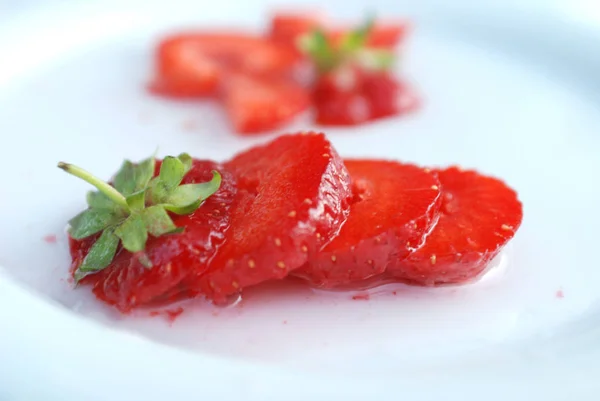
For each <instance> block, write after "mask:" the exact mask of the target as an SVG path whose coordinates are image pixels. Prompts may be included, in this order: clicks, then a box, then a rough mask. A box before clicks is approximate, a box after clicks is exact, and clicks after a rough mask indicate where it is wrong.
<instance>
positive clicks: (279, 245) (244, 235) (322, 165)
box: [200, 133, 352, 302]
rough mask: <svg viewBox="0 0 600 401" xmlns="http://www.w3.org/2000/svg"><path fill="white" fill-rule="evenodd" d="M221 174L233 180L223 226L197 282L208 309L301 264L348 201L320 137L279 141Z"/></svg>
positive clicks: (331, 231)
mask: <svg viewBox="0 0 600 401" xmlns="http://www.w3.org/2000/svg"><path fill="white" fill-rule="evenodd" d="M226 167H227V168H228V169H230V170H231V171H233V172H234V173H235V174H236V176H237V177H239V182H238V195H237V196H236V200H235V207H234V208H232V210H231V226H230V228H229V231H227V233H226V240H225V244H224V245H223V247H221V249H220V250H219V252H218V253H217V255H216V256H215V259H214V260H213V261H212V263H211V264H210V267H209V270H208V272H207V273H206V274H205V275H204V276H202V278H201V280H200V288H201V289H202V291H203V292H204V293H205V294H206V295H207V296H208V297H209V298H210V299H213V300H214V301H216V302H222V301H223V300H224V299H226V297H227V296H228V295H231V294H235V293H238V292H239V291H240V290H242V289H243V288H245V287H248V286H252V285H255V284H258V283H260V282H263V281H266V280H270V279H281V278H283V277H285V276H287V275H288V273H289V272H290V271H293V270H295V269H297V268H298V267H300V266H302V265H303V264H304V263H306V261H307V260H308V257H309V255H310V254H312V253H315V252H316V251H317V250H319V249H320V248H321V247H322V246H323V245H324V244H326V243H327V242H328V241H330V240H331V238H332V236H333V235H335V234H336V233H337V231H338V230H339V228H340V226H341V224H342V223H343V222H344V221H345V219H346V216H347V213H348V209H349V201H350V198H351V196H352V194H351V190H350V178H349V176H348V173H347V171H346V168H345V167H344V164H343V162H342V160H341V159H340V158H339V156H338V155H337V153H336V152H335V150H334V149H333V148H332V147H331V144H330V143H329V142H328V141H327V140H326V139H325V136H324V135H323V134H315V133H308V134H299V135H285V136H281V137H279V138H277V139H275V140H274V141H272V142H270V143H268V144H266V145H264V146H258V147H255V148H252V149H250V150H248V151H246V152H244V153H241V154H240V155H238V156H236V157H235V158H233V159H232V160H231V161H229V162H228V163H227V164H226Z"/></svg>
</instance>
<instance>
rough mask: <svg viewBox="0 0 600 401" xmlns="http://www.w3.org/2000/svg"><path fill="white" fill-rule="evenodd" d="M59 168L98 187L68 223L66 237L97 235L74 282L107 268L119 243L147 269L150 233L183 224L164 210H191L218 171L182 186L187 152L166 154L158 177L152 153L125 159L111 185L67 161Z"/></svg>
mask: <svg viewBox="0 0 600 401" xmlns="http://www.w3.org/2000/svg"><path fill="white" fill-rule="evenodd" d="M58 167H59V168H60V169H62V170H64V171H66V172H67V173H69V174H71V175H73V176H75V177H78V178H81V179H82V180H84V181H86V182H88V183H89V184H91V185H93V186H94V187H96V188H97V189H98V192H90V193H88V197H87V203H88V208H87V209H85V210H84V211H82V212H81V213H79V214H78V215H77V216H75V217H73V218H72V219H71V220H70V221H69V225H70V228H69V235H70V236H71V238H74V239H76V240H82V239H85V238H89V237H91V236H94V235H98V238H97V239H96V240H95V241H94V243H93V245H92V246H91V248H90V250H89V252H88V254H87V255H86V257H85V259H84V260H83V262H82V263H81V264H80V266H78V267H77V269H76V270H75V272H74V275H73V277H74V278H75V281H76V282H78V281H79V280H81V279H82V278H83V277H85V276H86V275H88V274H93V273H96V272H98V271H100V270H102V269H105V268H106V267H108V266H109V265H110V264H111V263H112V261H113V259H114V257H115V255H116V254H117V252H118V250H119V246H121V247H122V248H124V249H126V250H127V251H129V252H131V253H132V254H133V255H134V257H135V258H136V259H137V260H138V261H139V262H140V263H141V264H142V265H143V266H145V267H147V268H152V261H151V260H150V258H149V257H148V255H147V254H146V252H145V251H146V242H147V241H148V238H149V236H153V237H160V236H161V235H167V234H178V233H181V232H182V231H183V230H184V229H185V227H177V226H176V225H175V223H174V222H173V220H172V218H171V216H170V215H169V213H173V214H177V215H185V214H190V213H194V212H195V211H196V210H197V209H198V208H199V207H200V206H201V205H202V202H204V200H206V199H207V198H208V197H209V196H211V195H213V194H214V193H215V192H216V191H217V190H218V189H219V187H220V185H221V175H220V174H219V173H218V172H217V171H213V172H212V176H213V177H212V179H211V180H210V181H207V182H200V183H192V184H182V182H183V178H184V177H185V175H186V174H187V173H188V172H189V171H190V170H191V169H192V167H193V159H192V157H191V156H190V155H188V154H186V153H182V154H181V155H179V156H178V157H173V156H167V157H165V158H164V159H163V161H162V164H161V168H160V172H159V174H158V175H157V176H156V175H155V168H156V160H155V157H154V156H151V157H150V158H148V159H145V160H143V161H141V162H139V163H132V162H131V161H129V160H125V162H124V163H123V165H122V166H121V169H120V170H119V171H118V172H117V174H116V175H115V178H114V180H113V185H110V184H108V183H106V182H104V181H102V180H100V179H99V178H97V177H95V176H93V175H92V174H91V173H89V172H87V171H85V170H84V169H82V168H80V167H77V166H74V165H72V164H68V163H62V162H61V163H58Z"/></svg>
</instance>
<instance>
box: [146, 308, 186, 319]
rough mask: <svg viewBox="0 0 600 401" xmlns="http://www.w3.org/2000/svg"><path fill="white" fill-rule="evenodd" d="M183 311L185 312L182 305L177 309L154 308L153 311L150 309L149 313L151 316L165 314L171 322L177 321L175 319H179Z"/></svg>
mask: <svg viewBox="0 0 600 401" xmlns="http://www.w3.org/2000/svg"><path fill="white" fill-rule="evenodd" d="M182 313H183V308H182V307H181V306H180V307H178V308H175V309H165V310H162V311H156V310H153V311H150V312H149V313H148V315H149V316H150V317H157V316H164V317H166V318H167V320H168V321H169V323H173V322H174V321H175V319H177V318H178V317H179V316H181V314H182Z"/></svg>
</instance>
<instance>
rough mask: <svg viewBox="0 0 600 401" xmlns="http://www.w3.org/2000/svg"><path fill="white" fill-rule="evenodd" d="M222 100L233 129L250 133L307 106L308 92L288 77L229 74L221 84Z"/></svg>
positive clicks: (270, 127)
mask: <svg viewBox="0 0 600 401" xmlns="http://www.w3.org/2000/svg"><path fill="white" fill-rule="evenodd" d="M222 101H223V103H224V105H225V109H226V111H227V113H228V115H229V118H230V120H231V122H232V124H233V127H234V129H235V130H236V131H237V132H239V133H243V134H252V133H257V132H262V131H268V130H273V129H275V128H278V127H280V126H282V125H284V124H286V123H289V122H290V121H291V120H293V119H294V118H295V117H296V116H298V115H299V114H300V113H302V112H303V111H305V110H307V109H308V107H309V105H310V95H309V93H308V92H307V90H306V89H305V88H304V87H302V86H301V85H299V84H297V83H294V82H291V81H288V80H281V79H280V80H274V79H261V78H256V77H251V76H249V75H243V74H230V75H228V77H227V80H226V82H225V83H224V85H223V93H222Z"/></svg>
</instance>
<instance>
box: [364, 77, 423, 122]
mask: <svg viewBox="0 0 600 401" xmlns="http://www.w3.org/2000/svg"><path fill="white" fill-rule="evenodd" d="M360 91H361V93H362V94H363V96H364V97H365V98H366V99H368V103H369V105H370V110H371V115H370V119H371V120H376V119H379V118H384V117H389V116H394V115H402V114H406V113H409V112H411V111H414V110H416V109H418V108H419V105H420V101H419V99H418V97H417V95H416V94H415V93H414V92H413V90H412V88H411V87H410V86H409V85H408V84H407V83H405V82H401V81H398V80H397V79H396V78H395V77H394V76H393V75H392V74H390V73H389V72H385V71H378V72H366V73H365V74H364V75H363V77H362V86H361V90H360Z"/></svg>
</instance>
